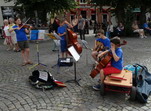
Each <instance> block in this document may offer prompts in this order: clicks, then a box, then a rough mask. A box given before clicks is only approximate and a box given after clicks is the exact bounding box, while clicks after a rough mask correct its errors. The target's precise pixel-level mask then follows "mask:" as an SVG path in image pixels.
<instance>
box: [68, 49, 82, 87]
mask: <svg viewBox="0 0 151 111" xmlns="http://www.w3.org/2000/svg"><path fill="white" fill-rule="evenodd" d="M68 51H69V52H70V53H71V55H72V57H73V58H74V60H75V61H74V79H73V80H68V81H66V82H75V83H77V84H78V85H79V86H80V84H79V81H80V80H81V79H77V71H76V62H77V61H78V60H79V59H80V55H79V54H78V53H77V51H76V50H75V48H74V47H73V46H71V47H69V48H68Z"/></svg>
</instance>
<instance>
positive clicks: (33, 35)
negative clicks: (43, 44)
mask: <svg viewBox="0 0 151 111" xmlns="http://www.w3.org/2000/svg"><path fill="white" fill-rule="evenodd" d="M38 33H39V31H38V30H31V33H30V40H36V51H37V63H36V64H34V65H33V66H31V67H29V69H32V68H34V67H36V66H39V65H41V66H47V65H45V64H42V63H41V62H40V55H39V42H38V40H42V39H39V37H38Z"/></svg>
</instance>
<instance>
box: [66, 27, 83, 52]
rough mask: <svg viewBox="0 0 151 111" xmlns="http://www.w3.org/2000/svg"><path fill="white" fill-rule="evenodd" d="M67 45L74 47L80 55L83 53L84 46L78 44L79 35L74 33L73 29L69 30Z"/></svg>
mask: <svg viewBox="0 0 151 111" xmlns="http://www.w3.org/2000/svg"><path fill="white" fill-rule="evenodd" d="M67 34H68V37H67V43H68V45H67V46H68V47H70V46H74V48H75V50H76V51H77V52H78V54H81V53H82V46H81V45H80V44H79V43H78V41H77V38H78V37H77V34H76V33H74V32H73V31H72V30H71V29H67Z"/></svg>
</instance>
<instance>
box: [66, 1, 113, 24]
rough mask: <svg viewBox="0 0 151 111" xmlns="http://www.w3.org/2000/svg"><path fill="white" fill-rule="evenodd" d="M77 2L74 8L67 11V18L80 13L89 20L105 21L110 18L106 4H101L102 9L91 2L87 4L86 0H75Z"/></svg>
mask: <svg viewBox="0 0 151 111" xmlns="http://www.w3.org/2000/svg"><path fill="white" fill-rule="evenodd" d="M75 1H76V2H77V3H78V6H77V8H76V9H73V10H71V11H70V12H67V13H66V15H67V19H68V20H69V21H71V20H72V18H73V16H74V15H80V14H81V15H82V16H83V17H84V18H87V19H89V20H96V21H97V22H98V23H102V22H106V21H109V20H111V13H110V12H109V11H108V9H109V7H108V6H103V11H102V12H100V9H99V8H98V7H96V6H95V5H93V4H89V3H88V2H87V0H75Z"/></svg>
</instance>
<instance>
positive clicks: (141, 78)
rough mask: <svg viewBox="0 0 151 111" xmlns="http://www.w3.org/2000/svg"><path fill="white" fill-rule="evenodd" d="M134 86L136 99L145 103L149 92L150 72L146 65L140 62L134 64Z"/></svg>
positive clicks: (150, 89) (150, 83)
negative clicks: (139, 68) (139, 69)
mask: <svg viewBox="0 0 151 111" xmlns="http://www.w3.org/2000/svg"><path fill="white" fill-rule="evenodd" d="M137 67H141V68H142V69H141V71H139V72H138V71H137ZM134 80H135V82H136V83H135V84H133V85H134V86H135V87H136V100H137V101H139V102H141V103H147V99H148V97H149V95H150V93H151V74H150V73H149V72H148V69H147V67H146V66H142V65H140V64H136V65H135V74H134Z"/></svg>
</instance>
